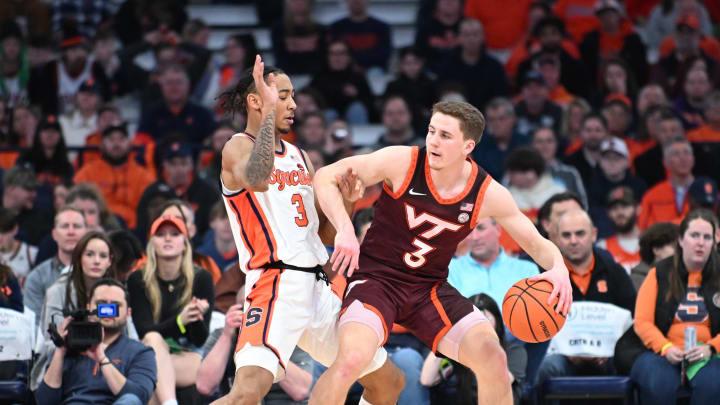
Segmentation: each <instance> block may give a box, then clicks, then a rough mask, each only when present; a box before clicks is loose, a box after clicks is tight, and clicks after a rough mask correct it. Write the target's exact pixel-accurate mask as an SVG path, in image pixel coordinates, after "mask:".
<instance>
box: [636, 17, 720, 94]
mask: <svg viewBox="0 0 720 405" xmlns="http://www.w3.org/2000/svg"><path fill="white" fill-rule="evenodd" d="M703 38H704V37H703V33H702V32H701V31H700V22H699V21H698V19H697V17H695V16H694V15H685V16H682V17H680V18H679V19H678V20H677V23H676V30H675V34H674V35H673V44H674V46H673V47H670V48H669V49H670V50H669V51H665V53H664V54H660V60H659V61H658V63H657V64H656V65H655V66H654V68H653V70H652V72H651V77H650V80H651V81H652V82H656V83H661V84H663V86H664V87H665V90H666V91H670V90H672V87H673V85H674V84H675V78H676V77H677V76H678V73H680V72H681V71H682V70H683V69H687V70H690V69H691V68H695V67H701V66H702V67H704V69H705V70H707V71H708V72H709V73H710V75H711V76H714V74H713V73H714V72H716V70H717V69H718V61H720V45H718V44H717V41H715V40H712V41H711V42H712V43H713V44H712V45H711V46H708V45H704V46H701V45H702V44H703ZM695 58H699V59H702V61H701V62H700V63H699V64H695V63H697V62H696V61H695V60H694V59H695ZM690 63H692V65H691V66H687V65H688V64H690ZM703 65H704V66H703Z"/></svg>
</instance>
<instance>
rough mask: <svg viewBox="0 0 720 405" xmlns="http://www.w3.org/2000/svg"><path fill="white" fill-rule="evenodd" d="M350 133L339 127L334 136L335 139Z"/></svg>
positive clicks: (342, 137) (343, 137)
mask: <svg viewBox="0 0 720 405" xmlns="http://www.w3.org/2000/svg"><path fill="white" fill-rule="evenodd" d="M349 134H350V133H349V132H348V130H347V129H345V128H338V129H336V130H335V131H334V132H333V138H335V139H338V140H340V139H345V137H347V136H348V135H349Z"/></svg>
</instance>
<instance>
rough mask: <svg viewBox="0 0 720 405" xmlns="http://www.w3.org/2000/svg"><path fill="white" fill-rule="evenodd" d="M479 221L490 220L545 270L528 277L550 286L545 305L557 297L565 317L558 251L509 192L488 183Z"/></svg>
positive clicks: (566, 296)
mask: <svg viewBox="0 0 720 405" xmlns="http://www.w3.org/2000/svg"><path fill="white" fill-rule="evenodd" d="M478 217H479V218H486V217H493V218H495V220H496V221H497V222H498V223H499V224H500V226H502V227H503V228H504V229H505V230H506V231H507V232H508V233H509V234H510V236H511V237H512V238H513V239H514V240H515V241H516V242H517V243H518V245H520V247H521V248H523V250H525V251H526V252H527V253H528V254H529V255H530V256H531V257H532V258H533V260H535V262H536V263H537V264H539V265H540V266H542V267H543V268H544V269H546V270H548V271H546V272H544V273H542V274H540V275H537V276H535V277H533V278H531V281H537V280H547V281H549V282H550V283H552V285H553V292H552V294H550V300H549V301H548V304H550V303H551V302H552V300H554V298H555V297H556V296H558V295H559V301H558V305H557V307H556V308H557V310H558V311H560V312H562V313H564V314H566V315H567V314H568V313H569V312H570V305H571V304H572V287H571V286H570V277H569V273H568V270H567V267H566V266H565V262H564V261H563V258H562V255H561V254H560V250H559V249H558V248H557V246H555V245H554V244H553V243H552V242H550V241H549V240H547V239H545V238H543V237H542V236H541V235H540V233H539V232H538V231H537V228H535V225H533V223H532V222H531V221H530V220H529V219H528V217H526V216H525V215H524V214H523V213H522V212H520V209H518V207H517V204H515V200H513V198H512V195H511V194H510V192H509V191H508V190H507V189H506V188H505V187H503V186H502V185H500V184H498V183H497V182H496V181H495V180H492V181H491V183H490V185H489V186H488V188H487V191H486V192H485V198H484V200H483V204H482V207H481V208H480V212H479V213H478Z"/></svg>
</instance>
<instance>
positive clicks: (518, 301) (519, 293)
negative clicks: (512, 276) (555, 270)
mask: <svg viewBox="0 0 720 405" xmlns="http://www.w3.org/2000/svg"><path fill="white" fill-rule="evenodd" d="M552 289H553V286H552V284H550V283H549V282H547V281H544V280H541V281H538V282H534V283H531V282H529V281H528V279H527V278H524V279H522V280H520V281H518V282H517V283H515V284H514V285H513V286H512V287H510V289H509V290H508V292H507V293H505V298H503V302H502V317H503V322H505V326H506V327H507V328H508V329H509V330H510V332H511V333H512V334H513V335H514V336H515V337H517V338H518V339H520V340H522V341H524V342H528V343H539V342H544V341H546V340H550V339H552V337H553V336H555V334H557V333H558V332H559V331H560V329H562V327H563V325H564V324H565V315H562V314H558V313H557V312H555V309H554V308H553V307H554V305H553V306H550V305H548V304H547V301H548V297H550V293H551V292H552ZM556 303H557V299H556V300H555V301H554V302H553V304H556Z"/></svg>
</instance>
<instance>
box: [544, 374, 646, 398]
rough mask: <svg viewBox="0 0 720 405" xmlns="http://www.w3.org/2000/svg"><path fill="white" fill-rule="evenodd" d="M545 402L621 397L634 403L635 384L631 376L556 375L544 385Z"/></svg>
mask: <svg viewBox="0 0 720 405" xmlns="http://www.w3.org/2000/svg"><path fill="white" fill-rule="evenodd" d="M541 398H542V400H543V403H552V404H556V403H559V401H560V400H563V399H575V400H577V399H621V400H622V401H623V404H626V405H629V404H632V403H633V385H632V381H631V380H630V377H622V376H617V377H616V376H603V377H555V378H549V379H547V380H545V382H544V383H543V386H542V392H541Z"/></svg>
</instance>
